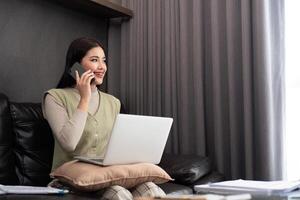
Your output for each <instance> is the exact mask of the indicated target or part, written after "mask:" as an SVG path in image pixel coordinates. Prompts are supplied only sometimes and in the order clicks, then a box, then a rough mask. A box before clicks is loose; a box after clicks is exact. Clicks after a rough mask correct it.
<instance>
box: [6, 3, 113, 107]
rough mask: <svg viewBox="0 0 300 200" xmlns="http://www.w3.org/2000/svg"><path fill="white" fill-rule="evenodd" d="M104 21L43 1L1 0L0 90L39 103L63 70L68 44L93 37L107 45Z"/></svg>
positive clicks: (18, 98) (13, 99)
mask: <svg viewBox="0 0 300 200" xmlns="http://www.w3.org/2000/svg"><path fill="white" fill-rule="evenodd" d="M107 27H108V21H107V19H105V18H100V17H95V16H92V15H89V14H87V13H82V12H80V11H77V10H72V9H71V8H67V7H64V6H61V5H59V4H57V3H55V2H53V1H47V0H26V1H24V0H5V1H0V47H1V48H0V92H1V93H5V94H6V95H7V96H8V97H9V98H10V100H12V101H16V102H24V101H31V102H40V101H41V98H42V94H43V91H45V90H47V89H50V88H52V87H55V86H56V84H57V82H58V80H59V78H60V76H61V73H62V72H63V69H64V64H65V54H66V50H67V47H68V45H69V44H70V42H71V41H72V40H73V39H75V38H77V37H82V36H90V37H95V38H97V39H98V40H100V42H101V43H102V44H103V45H104V46H105V47H107V37H108V36H107V35H108V33H107Z"/></svg>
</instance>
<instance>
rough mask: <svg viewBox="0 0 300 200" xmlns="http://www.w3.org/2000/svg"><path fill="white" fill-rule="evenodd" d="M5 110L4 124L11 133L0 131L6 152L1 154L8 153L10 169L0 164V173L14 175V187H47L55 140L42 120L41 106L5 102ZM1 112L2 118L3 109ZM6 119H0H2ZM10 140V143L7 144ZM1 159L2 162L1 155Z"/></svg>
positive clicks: (0, 182)
mask: <svg viewBox="0 0 300 200" xmlns="http://www.w3.org/2000/svg"><path fill="white" fill-rule="evenodd" d="M2 96H3V95H2ZM0 99H1V98H0ZM0 102H1V100H0ZM7 106H8V107H7ZM0 107H1V106H0ZM6 107H7V108H5V109H4V110H5V111H6V113H5V116H6V117H5V118H7V119H6V122H7V124H6V125H7V126H9V127H10V131H5V132H3V131H2V129H0V136H1V135H4V136H3V137H0V144H2V143H3V144H6V146H7V147H6V149H4V150H5V151H6V152H5V151H3V153H5V154H8V156H7V157H8V158H9V159H8V160H11V161H10V162H11V163H10V166H13V167H11V168H10V169H11V170H10V171H9V172H7V171H6V169H4V168H2V167H1V164H0V173H1V174H2V173H3V174H6V175H7V176H8V174H11V176H12V177H14V176H16V177H17V181H16V182H15V184H19V185H40V186H44V185H47V183H48V182H49V181H50V178H49V173H50V170H51V166H52V158H53V145H54V141H53V136H52V133H51V129H50V127H49V125H48V123H47V121H46V120H45V119H44V118H43V114H42V109H41V104H40V103H12V102H9V101H7V104H6ZM3 108H4V106H3ZM0 111H1V114H0V115H1V116H2V110H0ZM5 118H2V117H1V120H2V121H3V120H4V119H5ZM9 139H10V140H11V142H8V141H9ZM9 152H10V153H9ZM0 159H1V160H0V163H2V156H1V157H0ZM3 161H4V160H3ZM6 180H7V179H6V178H1V175H0V184H6ZM12 180H13V179H12Z"/></svg>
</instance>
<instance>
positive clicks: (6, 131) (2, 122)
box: [0, 94, 18, 184]
mask: <svg viewBox="0 0 300 200" xmlns="http://www.w3.org/2000/svg"><path fill="white" fill-rule="evenodd" d="M13 145H14V144H13V135H12V126H11V117H10V112H9V102H8V99H7V97H6V96H5V95H4V94H0V184H18V179H17V175H16V172H15V162H14V160H15V157H14V153H13Z"/></svg>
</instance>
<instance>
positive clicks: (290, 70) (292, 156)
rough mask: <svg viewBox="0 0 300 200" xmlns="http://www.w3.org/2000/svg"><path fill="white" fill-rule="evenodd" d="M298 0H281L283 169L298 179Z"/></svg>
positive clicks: (299, 135)
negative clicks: (283, 25)
mask: <svg viewBox="0 0 300 200" xmlns="http://www.w3.org/2000/svg"><path fill="white" fill-rule="evenodd" d="M299 20H300V1H299V0H285V45H286V46H285V60H286V61H285V66H286V77H285V78H286V140H285V151H286V152H285V153H286V170H287V179H288V180H296V179H300V26H299Z"/></svg>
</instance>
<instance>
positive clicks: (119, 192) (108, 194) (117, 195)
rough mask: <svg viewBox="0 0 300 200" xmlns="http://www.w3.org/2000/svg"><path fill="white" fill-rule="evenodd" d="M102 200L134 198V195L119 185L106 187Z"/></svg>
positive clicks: (127, 199) (129, 199) (128, 199)
mask: <svg viewBox="0 0 300 200" xmlns="http://www.w3.org/2000/svg"><path fill="white" fill-rule="evenodd" d="M101 199H102V200H132V199H133V196H132V194H131V193H130V191H128V190H127V189H126V188H124V187H121V186H119V185H114V186H111V187H109V188H107V189H105V191H104V193H103V195H102V198H101Z"/></svg>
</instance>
